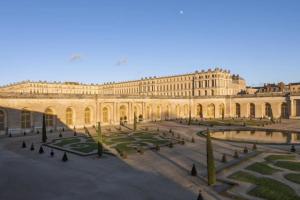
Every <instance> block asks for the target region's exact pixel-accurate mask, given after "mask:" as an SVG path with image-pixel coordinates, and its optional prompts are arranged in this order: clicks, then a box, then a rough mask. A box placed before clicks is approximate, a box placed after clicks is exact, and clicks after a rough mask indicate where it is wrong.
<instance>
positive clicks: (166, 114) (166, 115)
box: [165, 105, 170, 119]
mask: <svg viewBox="0 0 300 200" xmlns="http://www.w3.org/2000/svg"><path fill="white" fill-rule="evenodd" d="M165 118H166V119H169V118H170V106H169V105H167V107H166V113H165Z"/></svg>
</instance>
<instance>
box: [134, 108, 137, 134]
mask: <svg viewBox="0 0 300 200" xmlns="http://www.w3.org/2000/svg"><path fill="white" fill-rule="evenodd" d="M136 128H137V117H136V113H135V112H134V116H133V130H134V131H136Z"/></svg>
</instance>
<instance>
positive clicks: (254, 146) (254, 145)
mask: <svg viewBox="0 0 300 200" xmlns="http://www.w3.org/2000/svg"><path fill="white" fill-rule="evenodd" d="M252 150H253V151H256V150H257V147H256V144H255V143H254V144H253V147H252Z"/></svg>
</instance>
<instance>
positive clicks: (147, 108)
mask: <svg viewBox="0 0 300 200" xmlns="http://www.w3.org/2000/svg"><path fill="white" fill-rule="evenodd" d="M146 119H147V120H150V119H151V107H150V106H147V107H146Z"/></svg>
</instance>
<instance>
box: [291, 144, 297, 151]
mask: <svg viewBox="0 0 300 200" xmlns="http://www.w3.org/2000/svg"><path fill="white" fill-rule="evenodd" d="M291 152H293V153H295V152H296V148H295V145H292V146H291Z"/></svg>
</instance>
